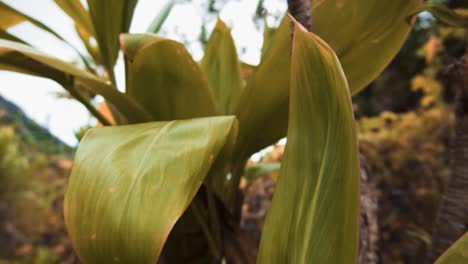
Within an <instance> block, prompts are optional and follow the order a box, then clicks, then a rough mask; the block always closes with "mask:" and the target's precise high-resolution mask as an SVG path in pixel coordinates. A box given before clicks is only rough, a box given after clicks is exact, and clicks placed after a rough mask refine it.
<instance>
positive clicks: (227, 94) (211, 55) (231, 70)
mask: <svg viewBox="0 0 468 264" xmlns="http://www.w3.org/2000/svg"><path fill="white" fill-rule="evenodd" d="M201 68H202V69H203V71H204V72H205V73H206V75H207V76H208V82H209V83H210V86H211V89H213V91H214V94H215V97H216V99H217V102H218V107H219V110H220V114H231V113H233V112H234V110H235V109H236V107H237V104H238V102H239V97H240V93H241V91H242V86H243V81H242V76H241V67H240V62H239V58H238V57H237V51H236V47H235V45H234V40H233V39H232V36H231V31H230V29H229V28H228V27H227V26H226V24H224V22H223V21H222V20H221V19H218V22H217V23H216V26H215V28H214V29H213V32H212V33H211V36H210V39H209V40H208V43H207V45H206V48H205V55H204V56H203V59H202V61H201Z"/></svg>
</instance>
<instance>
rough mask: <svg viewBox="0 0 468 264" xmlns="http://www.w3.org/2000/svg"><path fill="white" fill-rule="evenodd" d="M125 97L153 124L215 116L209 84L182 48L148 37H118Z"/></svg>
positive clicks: (160, 39)
mask: <svg viewBox="0 0 468 264" xmlns="http://www.w3.org/2000/svg"><path fill="white" fill-rule="evenodd" d="M121 45H122V50H123V51H124V54H125V61H126V67H127V90H126V92H127V94H128V95H130V96H131V97H132V98H134V99H135V100H136V101H137V102H138V103H140V104H141V105H142V106H143V107H144V108H145V109H146V111H148V112H149V113H150V114H151V115H152V116H153V118H154V120H156V121H161V120H166V121H167V120H174V119H187V118H193V117H203V116H214V115H216V104H215V100H214V96H213V93H212V92H211V91H210V89H209V86H208V81H207V80H206V77H205V75H204V74H203V72H202V71H201V69H200V67H199V66H198V64H197V63H196V62H195V61H194V60H193V59H192V57H191V56H190V54H189V53H188V52H187V50H186V49H185V47H184V46H183V45H182V44H181V43H178V42H176V41H173V40H169V39H164V38H160V37H156V36H154V35H149V34H129V35H122V36H121Z"/></svg>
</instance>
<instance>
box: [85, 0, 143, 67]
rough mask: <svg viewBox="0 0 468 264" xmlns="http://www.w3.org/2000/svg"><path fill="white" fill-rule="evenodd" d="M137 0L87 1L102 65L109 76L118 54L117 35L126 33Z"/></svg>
mask: <svg viewBox="0 0 468 264" xmlns="http://www.w3.org/2000/svg"><path fill="white" fill-rule="evenodd" d="M137 2H138V0H113V1H110V0H107V1H106V0H88V7H89V13H90V15H91V21H92V23H93V26H94V30H95V32H96V39H97V42H98V46H99V49H100V51H101V56H102V60H103V63H104V65H105V66H106V67H107V70H108V71H109V73H110V74H113V72H112V71H113V68H114V64H115V61H116V60H117V55H118V52H119V34H120V33H125V32H128V29H129V27H130V23H131V21H132V17H133V11H134V10H135V6H136V4H137Z"/></svg>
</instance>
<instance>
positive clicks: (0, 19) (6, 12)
mask: <svg viewBox="0 0 468 264" xmlns="http://www.w3.org/2000/svg"><path fill="white" fill-rule="evenodd" d="M23 22H29V23H31V24H33V25H34V26H36V27H38V28H40V29H42V30H44V31H46V32H48V33H50V34H52V35H53V36H54V37H56V38H57V39H59V40H61V41H63V42H64V43H65V44H67V45H68V46H70V47H71V48H72V49H74V50H75V51H76V53H77V54H78V55H79V56H80V58H81V60H82V61H83V63H84V64H85V65H86V67H88V68H89V67H90V66H89V62H88V61H87V60H86V58H85V57H84V56H83V55H82V54H81V53H80V52H79V51H78V50H77V49H76V48H75V47H74V46H73V45H71V44H70V43H69V42H68V41H66V40H65V39H64V38H63V37H62V36H60V35H59V34H57V33H56V32H55V31H54V30H52V29H51V28H49V27H48V26H46V25H45V24H44V23H42V22H40V21H39V20H36V19H34V18H32V17H30V16H28V15H26V14H23V13H21V12H20V11H18V10H16V9H14V8H12V7H11V6H9V5H7V4H5V3H3V2H0V29H1V30H4V31H6V30H7V29H8V28H10V27H12V26H15V25H17V24H20V23H23ZM9 39H10V40H12V38H9Z"/></svg>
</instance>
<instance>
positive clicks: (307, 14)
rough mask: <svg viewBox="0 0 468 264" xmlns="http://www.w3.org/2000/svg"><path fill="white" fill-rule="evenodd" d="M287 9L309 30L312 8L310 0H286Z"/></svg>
mask: <svg viewBox="0 0 468 264" xmlns="http://www.w3.org/2000/svg"><path fill="white" fill-rule="evenodd" d="M288 11H289V13H290V14H291V15H292V16H293V17H294V18H295V19H296V20H297V21H298V22H299V23H301V25H302V26H304V27H305V28H307V29H308V30H311V27H312V8H311V7H310V0H288Z"/></svg>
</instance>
